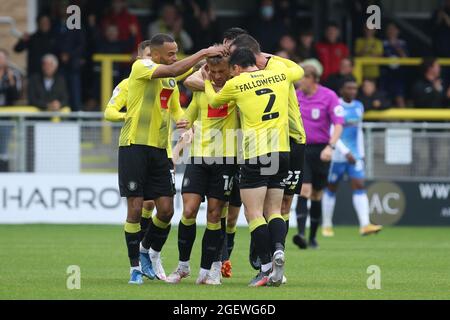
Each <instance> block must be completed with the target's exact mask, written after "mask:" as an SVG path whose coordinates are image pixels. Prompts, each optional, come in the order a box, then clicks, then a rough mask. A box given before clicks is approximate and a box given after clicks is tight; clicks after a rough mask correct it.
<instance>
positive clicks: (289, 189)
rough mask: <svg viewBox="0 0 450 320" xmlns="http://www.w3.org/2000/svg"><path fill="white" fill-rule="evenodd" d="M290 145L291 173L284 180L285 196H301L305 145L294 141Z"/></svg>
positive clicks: (291, 140)
mask: <svg viewBox="0 0 450 320" xmlns="http://www.w3.org/2000/svg"><path fill="white" fill-rule="evenodd" d="M290 145H291V152H290V153H289V172H288V177H287V178H286V179H285V180H284V183H285V184H286V187H285V188H284V194H286V195H290V196H292V195H294V194H300V190H301V189H302V183H303V164H304V162H305V145H304V144H298V143H296V142H295V141H294V140H293V139H290Z"/></svg>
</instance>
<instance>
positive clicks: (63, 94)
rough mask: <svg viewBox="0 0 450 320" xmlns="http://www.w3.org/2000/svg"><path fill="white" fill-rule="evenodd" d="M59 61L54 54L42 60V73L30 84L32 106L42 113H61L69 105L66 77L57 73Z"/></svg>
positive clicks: (29, 91)
mask: <svg viewBox="0 0 450 320" xmlns="http://www.w3.org/2000/svg"><path fill="white" fill-rule="evenodd" d="M56 70H58V59H57V58H56V56H54V55H52V54H46V55H45V56H44V57H43V58H42V73H41V74H35V75H33V76H32V77H31V78H30V82H29V84H28V98H29V102H30V104H31V105H33V106H36V107H38V108H39V109H41V110H42V111H60V110H61V108H62V107H65V106H67V105H68V94H67V87H66V83H65V81H64V77H62V76H61V75H59V74H57V73H56Z"/></svg>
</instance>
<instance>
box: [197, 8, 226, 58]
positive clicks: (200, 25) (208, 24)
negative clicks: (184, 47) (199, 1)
mask: <svg viewBox="0 0 450 320" xmlns="http://www.w3.org/2000/svg"><path fill="white" fill-rule="evenodd" d="M195 24H196V28H195V29H194V33H193V39H194V45H195V47H194V51H198V50H200V49H202V48H207V47H209V46H210V45H211V43H215V42H217V41H218V40H219V39H220V31H219V27H218V24H217V21H216V15H215V13H214V11H213V10H212V8H211V7H210V8H209V9H208V10H199V11H198V16H197V20H196V23H195Z"/></svg>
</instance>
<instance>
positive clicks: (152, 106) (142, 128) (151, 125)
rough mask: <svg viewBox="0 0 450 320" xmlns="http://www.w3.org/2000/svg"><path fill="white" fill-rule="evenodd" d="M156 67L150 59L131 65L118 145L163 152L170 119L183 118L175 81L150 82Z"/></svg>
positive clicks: (155, 80) (156, 80) (173, 79)
mask: <svg viewBox="0 0 450 320" xmlns="http://www.w3.org/2000/svg"><path fill="white" fill-rule="evenodd" d="M157 67H158V64H156V63H154V62H153V61H152V60H150V59H141V60H137V61H136V62H134V63H133V66H132V68H131V73H130V76H129V78H128V98H127V113H126V115H125V124H124V126H123V128H122V130H121V133H120V139H119V145H120V146H129V145H130V144H139V145H147V146H152V147H156V148H161V149H166V148H167V141H168V136H169V125H170V123H169V118H170V116H171V117H172V118H173V119H174V120H175V121H177V120H179V119H181V118H182V117H183V114H184V112H183V110H182V109H181V106H180V102H179V100H180V92H179V90H178V86H177V82H176V79H175V78H161V79H152V75H153V72H154V71H155V70H156V68H157Z"/></svg>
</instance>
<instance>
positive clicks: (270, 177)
mask: <svg viewBox="0 0 450 320" xmlns="http://www.w3.org/2000/svg"><path fill="white" fill-rule="evenodd" d="M269 159H270V161H269V162H268V161H267V160H269ZM288 172H289V152H273V153H270V154H267V155H265V156H262V157H257V158H253V159H247V160H245V164H243V165H241V168H240V182H239V188H240V189H254V188H259V187H267V188H268V189H284V188H285V186H286V185H285V183H284V179H286V178H287V176H288Z"/></svg>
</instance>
